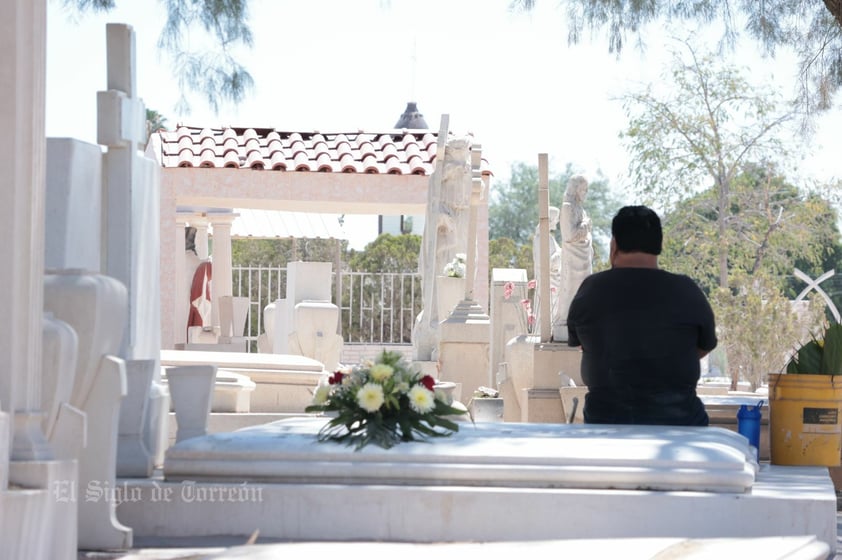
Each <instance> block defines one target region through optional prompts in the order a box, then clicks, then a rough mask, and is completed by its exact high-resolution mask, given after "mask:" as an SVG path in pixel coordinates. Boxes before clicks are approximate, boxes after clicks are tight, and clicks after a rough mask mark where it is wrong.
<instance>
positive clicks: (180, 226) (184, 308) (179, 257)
mask: <svg viewBox="0 0 842 560" xmlns="http://www.w3.org/2000/svg"><path fill="white" fill-rule="evenodd" d="M188 217H189V216H186V215H184V214H176V216H175V290H174V291H175V302H176V303H175V311H174V312H175V333H174V336H173V342H174V343H175V344H179V343H185V342H187V317H188V315H189V313H190V307H189V304H188V302H189V301H190V291H189V289H188V287H189V283H188V282H187V266H186V262H185V251H186V250H187V249H186V246H185V241H184V232H185V228H186V227H187V220H188Z"/></svg>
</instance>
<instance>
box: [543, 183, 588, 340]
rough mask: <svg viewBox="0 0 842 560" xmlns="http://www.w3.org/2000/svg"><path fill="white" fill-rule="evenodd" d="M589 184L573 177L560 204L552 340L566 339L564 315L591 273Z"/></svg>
mask: <svg viewBox="0 0 842 560" xmlns="http://www.w3.org/2000/svg"><path fill="white" fill-rule="evenodd" d="M587 195H588V181H587V179H585V178H584V177H582V176H581V175H575V176H573V177H571V178H570V180H569V181H568V182H567V190H566V191H565V192H564V202H563V203H562V205H561V288H560V290H559V294H558V304H557V306H556V312H555V313H554V314H553V340H556V341H564V340H567V312H568V310H569V309H570V301H571V300H572V299H573V296H575V295H576V291H577V290H578V289H579V285H581V283H582V281H583V280H584V279H585V278H587V277H588V276H589V275H590V274H591V273H592V272H593V244H592V238H591V220H590V218H589V217H588V214H587V212H585V208H584V207H583V204H584V202H585V197H586V196H587Z"/></svg>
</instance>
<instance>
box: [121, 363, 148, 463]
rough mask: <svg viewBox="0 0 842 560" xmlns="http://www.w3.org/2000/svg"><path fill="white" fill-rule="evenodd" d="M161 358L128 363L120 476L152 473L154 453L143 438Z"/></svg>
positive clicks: (122, 424)
mask: <svg viewBox="0 0 842 560" xmlns="http://www.w3.org/2000/svg"><path fill="white" fill-rule="evenodd" d="M156 367H157V360H128V361H127V362H126V385H127V392H126V397H125V398H124V399H123V401H122V404H121V405H120V430H119V438H118V440H117V476H121V477H138V476H152V471H153V470H154V464H153V463H154V462H153V456H152V453H151V452H150V450H149V449H148V448H147V447H146V442H145V441H144V438H143V432H144V427H145V426H146V416H147V414H149V393H150V389H151V387H152V379H153V378H154V375H155V368H156Z"/></svg>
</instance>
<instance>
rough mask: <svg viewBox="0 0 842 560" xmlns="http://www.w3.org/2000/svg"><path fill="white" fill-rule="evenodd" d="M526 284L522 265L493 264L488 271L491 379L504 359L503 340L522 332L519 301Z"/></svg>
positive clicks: (521, 298) (504, 344)
mask: <svg viewBox="0 0 842 560" xmlns="http://www.w3.org/2000/svg"><path fill="white" fill-rule="evenodd" d="M507 286H508V289H507ZM526 286H527V278H526V270H524V269H522V268H495V269H494V270H492V271H491V304H490V305H491V307H490V309H491V311H490V317H491V347H490V356H491V357H490V361H491V364H490V366H491V378H492V380H495V379H496V377H497V374H498V370H499V368H500V363H501V362H504V361H505V349H506V343H507V342H509V341H510V340H511V339H513V338H515V337H516V336H517V335H519V334H523V333H522V329H524V328H526V320H525V319H526V313H525V312H524V309H523V305H522V304H521V301H523V299H524V298H525V297H526V292H527V289H526ZM498 389H499V387H498Z"/></svg>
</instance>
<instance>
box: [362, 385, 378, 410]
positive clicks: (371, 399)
mask: <svg viewBox="0 0 842 560" xmlns="http://www.w3.org/2000/svg"><path fill="white" fill-rule="evenodd" d="M383 401H384V398H383V387H381V386H380V385H378V384H377V383H366V384H365V385H363V386H362V387H360V390H359V391H357V404H358V405H360V407H361V408H362V409H363V410H365V411H366V412H377V411H378V410H379V409H380V407H381V406H383Z"/></svg>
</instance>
